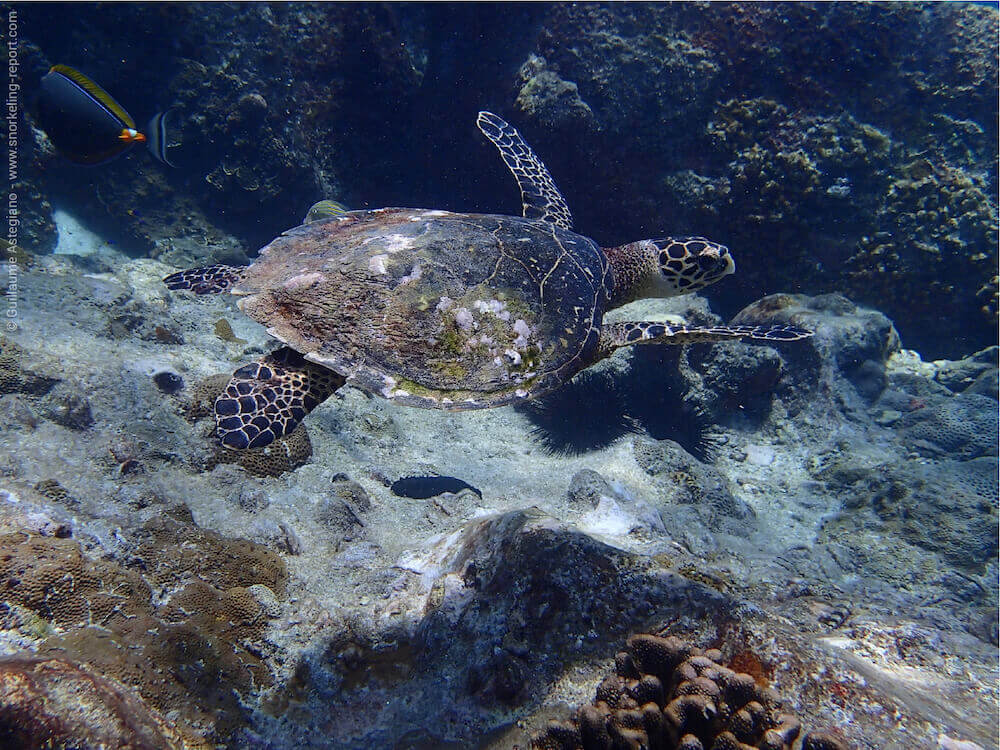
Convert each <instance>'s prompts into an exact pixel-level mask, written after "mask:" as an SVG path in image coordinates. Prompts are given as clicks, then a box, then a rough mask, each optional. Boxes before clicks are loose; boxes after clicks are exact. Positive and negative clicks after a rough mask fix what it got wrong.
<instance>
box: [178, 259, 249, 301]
mask: <svg viewBox="0 0 1000 750" xmlns="http://www.w3.org/2000/svg"><path fill="white" fill-rule="evenodd" d="M245 270H246V269H244V268H240V267H239V266H224V265H221V264H216V265H214V266H205V267H204V268H189V269H188V270H186V271H178V272H177V273H172V274H170V275H169V276H166V277H164V279H163V283H164V284H166V285H167V289H173V290H181V289H190V290H191V291H192V292H194V293H195V294H221V293H222V292H228V291H229V290H230V289H231V288H232V287H233V286H234V285H235V284H236V282H238V281H239V280H240V279H242V278H243V273H244V271H245Z"/></svg>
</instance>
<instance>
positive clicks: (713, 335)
mask: <svg viewBox="0 0 1000 750" xmlns="http://www.w3.org/2000/svg"><path fill="white" fill-rule="evenodd" d="M812 335H813V332H812V331H809V330H806V329H805V328H799V327H798V326H792V325H759V326H754V325H739V326H688V325H671V324H670V323H650V322H632V321H629V322H626V323H608V324H605V325H603V326H601V344H600V352H599V355H598V356H599V358H604V357H608V356H610V355H611V354H612V353H613V352H614V351H615V350H616V349H620V348H621V347H623V346H631V345H632V344H678V345H679V344H701V343H708V342H714V341H729V340H732V339H755V340H757V341H798V340H799V339H804V338H808V337H809V336H812Z"/></svg>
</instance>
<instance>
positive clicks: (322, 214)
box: [302, 200, 351, 224]
mask: <svg viewBox="0 0 1000 750" xmlns="http://www.w3.org/2000/svg"><path fill="white" fill-rule="evenodd" d="M350 210H351V209H349V208H348V207H347V206H345V205H344V204H343V203H338V202H337V201H331V200H325V201H319V202H318V203H313V204H312V206H311V207H310V208H309V211H308V212H307V213H306V217H305V218H304V219H303V220H302V223H303V224H310V223H312V222H314V221H322V220H323V219H332V218H333V217H334V216H343V215H344V214H346V213H347V212H348V211H350Z"/></svg>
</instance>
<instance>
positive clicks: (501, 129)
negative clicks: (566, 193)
mask: <svg viewBox="0 0 1000 750" xmlns="http://www.w3.org/2000/svg"><path fill="white" fill-rule="evenodd" d="M476 125H478V126H479V129H480V130H481V131H482V133H483V135H485V136H486V137H487V138H489V139H490V140H491V141H492V142H493V145H495V146H496V147H497V149H499V151H500V156H502V157H503V160H504V163H505V164H506V165H507V166H508V167H509V168H510V171H511V172H512V173H513V174H514V177H515V178H516V179H517V184H518V186H519V187H520V188H521V202H522V204H523V205H524V218H525V219H538V220H540V221H547V222H549V223H551V224H555V225H556V226H559V227H562V228H563V229H570V230H572V229H573V216H572V214H570V212H569V206H568V205H566V200H565V198H563V197H562V195H561V194H560V192H559V188H557V187H556V183H555V181H554V180H553V179H552V175H550V174H549V170H547V169H546V168H545V165H544V164H543V163H542V160H541V159H539V158H538V157H537V156H536V155H535V152H534V151H532V150H531V146H529V145H528V144H527V143H525V142H524V139H523V138H522V137H521V134H520V133H518V132H517V130H516V129H515V128H513V127H512V126H511V125H509V124H507V123H506V122H504V121H503V120H501V119H500V118H499V117H497V116H496V115H495V114H493V113H492V112H480V113H479V117H478V118H477V119H476Z"/></svg>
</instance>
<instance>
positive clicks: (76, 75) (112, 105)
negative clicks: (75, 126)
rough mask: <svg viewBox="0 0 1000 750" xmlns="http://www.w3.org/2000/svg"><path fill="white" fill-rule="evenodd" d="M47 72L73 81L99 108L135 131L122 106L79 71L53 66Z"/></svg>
mask: <svg viewBox="0 0 1000 750" xmlns="http://www.w3.org/2000/svg"><path fill="white" fill-rule="evenodd" d="M49 72H50V73H59V74H60V75H63V76H66V77H67V78H68V79H70V80H71V81H73V83H75V84H76V85H77V86H79V87H80V88H82V89H83V90H84V91H86V92H87V93H88V94H90V95H91V96H92V97H94V99H95V100H96V101H98V102H100V104H101V106H103V107H104V108H105V109H107V110H108V111H109V112H110V113H111V114H113V115H114V116H115V117H117V118H118V119H119V120H121V121H122V122H123V123H124V124H125V127H127V128H131V129H132V130H135V121H134V120H133V119H132V117H131V115H129V113H128V112H126V111H125V109H124V108H123V107H122V105H120V104H119V103H118V102H116V101H115V100H114V99H113V98H112V97H111V94H109V93H108V92H107V91H105V90H104V89H102V88H101V87H100V86H98V85H97V84H96V83H94V82H93V81H91V80H90V79H89V78H87V76H85V75H84V74H83V73H81V72H80V71H79V70H74V69H73V68H71V67H69V66H68V65H53V66H52V68H51V69H50V70H49Z"/></svg>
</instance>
